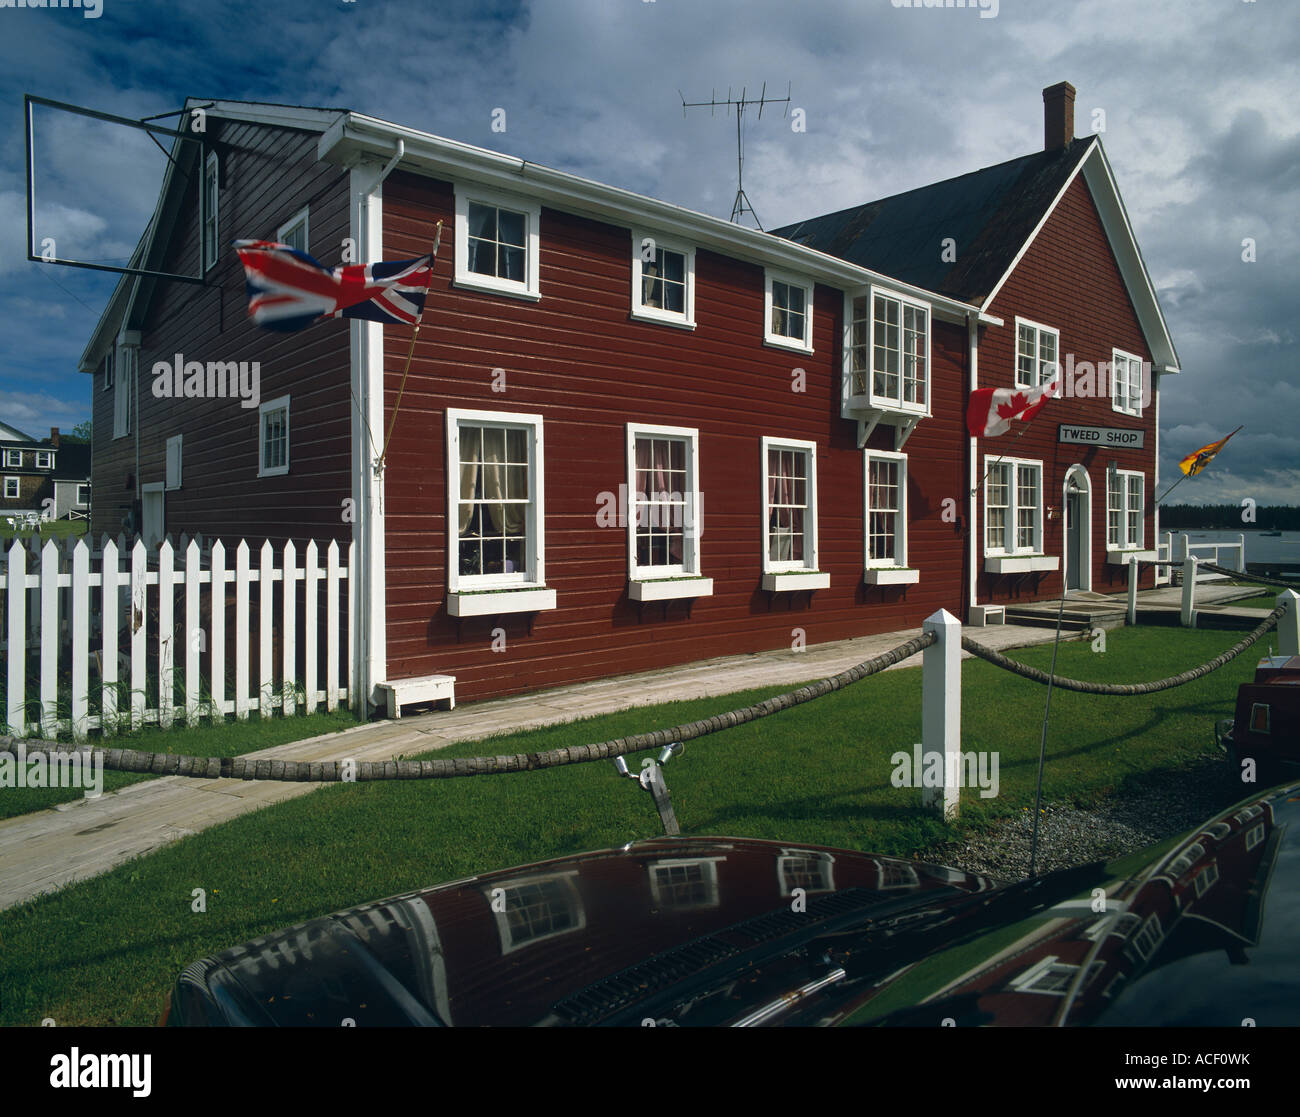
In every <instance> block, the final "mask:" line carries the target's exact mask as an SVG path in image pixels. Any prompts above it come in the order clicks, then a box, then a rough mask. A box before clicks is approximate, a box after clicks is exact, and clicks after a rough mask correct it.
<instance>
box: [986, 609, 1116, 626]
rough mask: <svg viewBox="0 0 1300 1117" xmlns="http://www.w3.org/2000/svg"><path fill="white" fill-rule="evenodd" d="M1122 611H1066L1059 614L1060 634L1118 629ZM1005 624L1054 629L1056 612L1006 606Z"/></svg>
mask: <svg viewBox="0 0 1300 1117" xmlns="http://www.w3.org/2000/svg"><path fill="white" fill-rule="evenodd" d="M1125 615H1126V614H1125V611H1124V610H1123V609H1066V610H1065V611H1064V612H1063V613H1062V614H1061V631H1062V632H1087V631H1089V630H1090V629H1093V628H1118V627H1119V626H1120V625H1122V624H1123V623H1124V621H1125ZM1007 624H1020V625H1029V626H1030V627H1032V628H1055V627H1056V610H1055V609H1051V610H1047V609H1023V608H1022V609H1017V608H1016V607H1015V606H1012V605H1008V606H1007Z"/></svg>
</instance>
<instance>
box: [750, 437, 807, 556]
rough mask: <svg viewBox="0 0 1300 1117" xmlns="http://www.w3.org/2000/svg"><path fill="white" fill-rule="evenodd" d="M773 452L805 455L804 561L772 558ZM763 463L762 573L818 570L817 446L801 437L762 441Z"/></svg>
mask: <svg viewBox="0 0 1300 1117" xmlns="http://www.w3.org/2000/svg"><path fill="white" fill-rule="evenodd" d="M772 450H793V451H794V452H795V453H797V454H803V455H804V460H805V463H806V468H805V470H804V476H805V479H806V484H807V506H806V508H805V510H804V530H803V552H804V557H803V558H801V559H773V558H772V557H771V555H772V535H771V531H772V526H771V523H772V521H771V512H772V506H771V502H770V498H769V494H770V488H771V487H770V485H769V481H770V476H769V474H768V453H769V451H772ZM762 454H763V457H762V463H761V466H760V473H761V475H762V483H763V492H762V504H763V519H762V521H761V524H762V531H763V573H764V574H788V573H797V572H799V571H804V570H807V571H815V570H817V443H815V442H808V441H805V440H803V439H798V438H775V437H772V438H769V437H764V438H763V439H762Z"/></svg>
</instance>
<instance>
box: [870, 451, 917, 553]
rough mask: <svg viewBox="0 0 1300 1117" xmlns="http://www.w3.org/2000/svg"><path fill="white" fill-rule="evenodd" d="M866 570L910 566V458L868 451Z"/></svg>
mask: <svg viewBox="0 0 1300 1117" xmlns="http://www.w3.org/2000/svg"><path fill="white" fill-rule="evenodd" d="M865 458H866V522H867V552H866V559H867V563H866V564H867V569H869V570H871V569H896V568H903V567H906V566H907V455H906V454H892V453H886V452H884V451H878V450H868V451H867V452H866V455H865Z"/></svg>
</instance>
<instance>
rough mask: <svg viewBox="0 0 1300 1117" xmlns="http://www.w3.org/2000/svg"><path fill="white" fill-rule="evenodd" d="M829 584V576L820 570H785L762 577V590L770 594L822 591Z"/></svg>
mask: <svg viewBox="0 0 1300 1117" xmlns="http://www.w3.org/2000/svg"><path fill="white" fill-rule="evenodd" d="M830 584H831V576H830V575H829V574H827V573H825V572H824V571H821V570H785V571H782V572H780V573H778V574H764V575H763V589H765V590H767V591H769V592H770V593H788V592H792V591H797V590H824V589H828V588H829V587H830Z"/></svg>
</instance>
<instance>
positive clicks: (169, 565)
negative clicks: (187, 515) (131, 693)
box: [158, 535, 176, 729]
mask: <svg viewBox="0 0 1300 1117" xmlns="http://www.w3.org/2000/svg"><path fill="white" fill-rule="evenodd" d="M175 569H176V558H175V555H174V554H173V552H172V543H171V536H170V535H169V536H167V538H166V539H164V540H163V544H162V546H161V547H159V548H158V724H159V726H161V727H162V728H163V729H170V728H171V727H172V722H173V721H174V720H175V717H176V696H175V694H174V693H173V690H174V685H175V681H176V669H175V665H176V622H175V609H174V605H175V601H174V595H175V592H176V584H175V580H174V578H173V577H172V575H173V572H174V571H175Z"/></svg>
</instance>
